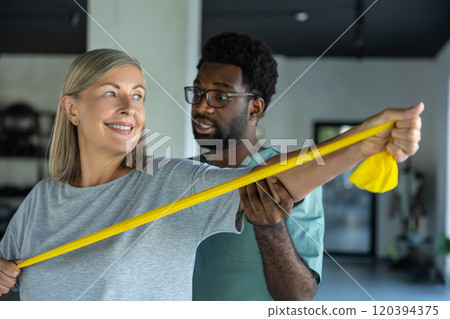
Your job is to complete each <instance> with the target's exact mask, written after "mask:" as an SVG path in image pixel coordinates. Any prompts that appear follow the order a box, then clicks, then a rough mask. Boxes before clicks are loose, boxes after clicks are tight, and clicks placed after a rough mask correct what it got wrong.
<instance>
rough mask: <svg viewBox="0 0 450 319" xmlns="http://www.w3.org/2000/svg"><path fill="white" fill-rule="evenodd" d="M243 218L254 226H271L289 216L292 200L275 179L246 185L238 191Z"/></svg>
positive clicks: (271, 178)
mask: <svg viewBox="0 0 450 319" xmlns="http://www.w3.org/2000/svg"><path fill="white" fill-rule="evenodd" d="M239 193H240V195H241V203H242V204H243V206H244V212H245V217H246V218H247V220H248V221H249V222H250V223H251V224H253V225H256V226H272V225H276V224H278V223H279V222H281V221H283V220H284V219H285V218H286V217H288V216H289V215H290V214H291V210H292V207H293V205H294V200H293V198H292V196H291V194H289V192H288V190H287V189H286V188H285V187H284V185H283V184H282V183H281V182H280V181H279V180H278V179H277V178H276V177H273V176H272V177H269V178H267V179H265V180H261V181H259V182H256V183H253V184H250V185H247V186H245V187H242V188H241V189H239Z"/></svg>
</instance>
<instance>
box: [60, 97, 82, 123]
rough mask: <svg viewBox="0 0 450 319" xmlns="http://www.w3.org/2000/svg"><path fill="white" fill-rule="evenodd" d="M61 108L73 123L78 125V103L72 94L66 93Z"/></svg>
mask: <svg viewBox="0 0 450 319" xmlns="http://www.w3.org/2000/svg"><path fill="white" fill-rule="evenodd" d="M59 105H60V106H61V109H62V110H63V111H64V113H65V114H66V116H67V118H68V119H69V121H70V122H72V124H73V125H75V126H78V124H80V120H79V118H78V104H77V103H76V101H75V100H74V99H73V97H72V96H70V95H64V96H63V97H62V98H61V101H60V103H59Z"/></svg>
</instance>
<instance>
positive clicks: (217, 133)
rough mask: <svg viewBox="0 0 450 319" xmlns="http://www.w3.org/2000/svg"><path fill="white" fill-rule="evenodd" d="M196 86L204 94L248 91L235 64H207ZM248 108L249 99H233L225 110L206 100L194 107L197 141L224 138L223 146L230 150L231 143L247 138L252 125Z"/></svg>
mask: <svg viewBox="0 0 450 319" xmlns="http://www.w3.org/2000/svg"><path fill="white" fill-rule="evenodd" d="M194 86H195V87H197V88H199V89H201V90H203V91H208V90H219V91H223V92H228V93H236V92H248V89H247V88H246V87H245V86H244V85H243V84H242V71H241V68H239V67H237V66H235V65H231V64H221V63H210V62H207V63H205V64H203V65H202V67H201V68H200V70H199V71H198V74H197V77H196V78H195V80H194ZM248 105H249V98H248V97H230V98H229V99H228V102H227V104H226V105H225V107H223V108H213V107H212V106H210V105H208V103H207V102H206V98H205V97H203V98H202V100H201V101H200V103H198V104H195V105H192V118H193V119H194V120H195V121H196V122H197V123H198V124H197V123H196V122H195V121H192V129H193V133H194V136H195V139H197V140H199V139H220V140H223V147H224V148H227V147H228V140H230V139H235V140H238V139H243V138H246V133H247V127H248V125H249V123H250V121H248ZM205 147H208V146H206V145H205ZM209 148H215V146H210V147H209Z"/></svg>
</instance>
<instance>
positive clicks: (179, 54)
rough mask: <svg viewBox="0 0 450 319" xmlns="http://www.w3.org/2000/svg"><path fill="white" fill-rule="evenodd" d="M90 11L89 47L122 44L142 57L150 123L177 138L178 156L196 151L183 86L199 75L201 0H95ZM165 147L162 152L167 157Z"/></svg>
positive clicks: (172, 143)
mask: <svg viewBox="0 0 450 319" xmlns="http://www.w3.org/2000/svg"><path fill="white" fill-rule="evenodd" d="M105 8H107V9H105ZM88 11H89V13H90V15H91V17H89V18H88V43H87V46H88V50H91V49H96V48H115V49H121V50H124V51H126V52H128V53H129V54H130V55H132V56H133V57H135V58H136V59H137V60H139V61H140V63H141V64H142V66H143V68H144V70H145V71H146V73H147V75H146V82H147V99H146V108H147V121H146V127H147V128H150V129H151V130H155V131H158V132H160V133H162V134H163V135H168V136H170V137H172V140H171V141H170V143H169V144H170V146H171V155H172V156H173V157H184V156H189V155H191V153H190V152H191V150H192V147H191V145H192V143H190V144H189V145H187V143H186V141H192V133H191V125H190V109H189V107H187V104H186V103H185V102H184V93H183V87H184V86H186V85H188V84H190V83H192V80H193V79H194V77H195V74H196V69H195V66H196V64H197V60H198V56H199V50H200V21H201V19H200V18H201V16H200V12H201V1H199V0H189V1H184V0H165V1H160V0H151V1H147V0H129V1H121V0H95V1H89V3H88ZM112 38H114V40H113V39H112ZM165 146H168V145H167V144H165ZM164 149H165V147H164V148H163V149H161V150H159V152H156V155H160V156H164V155H165V152H164Z"/></svg>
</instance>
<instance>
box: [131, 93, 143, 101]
mask: <svg viewBox="0 0 450 319" xmlns="http://www.w3.org/2000/svg"><path fill="white" fill-rule="evenodd" d="M133 99H135V100H142V95H140V94H133Z"/></svg>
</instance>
